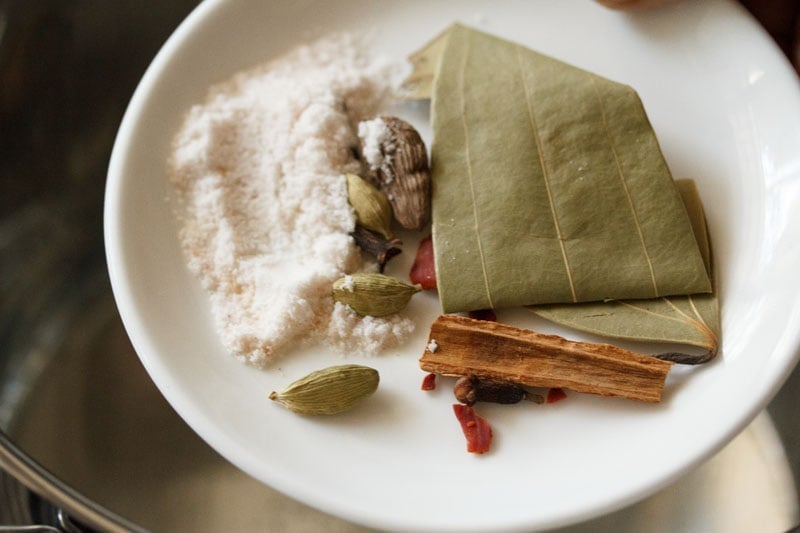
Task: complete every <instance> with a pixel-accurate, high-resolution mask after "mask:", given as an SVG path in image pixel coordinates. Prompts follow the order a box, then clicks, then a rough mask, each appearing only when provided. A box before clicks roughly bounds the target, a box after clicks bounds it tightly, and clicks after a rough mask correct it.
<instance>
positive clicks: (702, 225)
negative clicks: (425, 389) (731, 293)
mask: <svg viewBox="0 0 800 533" xmlns="http://www.w3.org/2000/svg"><path fill="white" fill-rule="evenodd" d="M676 184H677V186H678V190H679V191H680V193H681V196H682V198H683V202H684V204H685V205H686V210H687V213H688V215H689V218H690V220H691V221H692V228H693V230H694V232H695V235H696V236H697V241H698V243H699V245H700V250H701V253H702V255H703V261H704V263H705V265H706V268H707V269H708V273H709V276H710V277H711V278H712V280H713V261H712V255H711V245H710V241H709V238H708V230H707V227H706V220H705V215H704V212H703V206H702V203H701V201H700V195H699V193H698V192H697V188H696V186H695V184H694V181H692V180H677V182H676ZM530 309H531V310H532V311H533V312H534V313H536V314H537V315H539V316H541V317H543V318H545V319H547V320H551V321H553V322H556V323H558V324H562V325H565V326H568V327H571V328H574V329H578V330H582V331H588V332H591V333H595V334H598V335H603V336H607V337H616V338H624V339H633V340H641V341H656V342H666V343H677V344H685V345H690V346H698V347H700V348H703V349H705V350H707V354H704V355H702V356H698V357H699V358H700V359H698V360H695V361H693V362H702V358H703V357H705V358H706V359H710V358H712V357H714V355H715V354H716V353H717V349H718V346H719V337H720V318H719V303H718V300H717V296H716V294H714V293H711V294H693V295H688V296H670V297H664V298H656V299H650V300H623V301H607V302H591V303H584V304H558V305H543V306H533V307H530ZM689 357H690V356H689ZM682 362H688V361H686V360H684V361H682Z"/></svg>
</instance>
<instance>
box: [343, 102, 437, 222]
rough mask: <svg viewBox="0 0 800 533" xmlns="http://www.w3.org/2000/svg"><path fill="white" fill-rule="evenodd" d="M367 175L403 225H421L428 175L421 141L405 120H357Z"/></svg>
mask: <svg viewBox="0 0 800 533" xmlns="http://www.w3.org/2000/svg"><path fill="white" fill-rule="evenodd" d="M358 133H359V137H361V142H362V153H363V154H364V159H365V160H366V162H367V163H368V164H369V167H370V170H371V175H372V176H373V177H374V181H375V182H376V183H377V184H378V186H379V187H380V189H381V190H382V191H384V192H385V193H386V196H387V197H388V199H389V202H390V203H391V204H392V210H393V212H394V218H395V219H396V220H397V222H399V223H400V225H401V226H403V227H404V228H406V229H414V230H419V229H422V228H423V227H424V226H425V224H426V223H427V221H428V217H429V214H430V189H431V176H430V169H429V167H428V153H427V151H426V149H425V143H424V141H423V140H422V137H420V135H419V133H418V132H417V130H416V129H414V127H413V126H412V125H411V124H409V123H408V122H406V121H404V120H402V119H400V118H397V117H390V116H381V117H377V118H375V119H372V120H368V121H364V122H361V124H359V128H358Z"/></svg>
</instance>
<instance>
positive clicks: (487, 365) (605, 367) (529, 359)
mask: <svg viewBox="0 0 800 533" xmlns="http://www.w3.org/2000/svg"><path fill="white" fill-rule="evenodd" d="M428 341H429V345H430V343H432V342H433V341H435V344H433V345H435V346H436V347H437V348H436V350H435V351H433V352H432V351H430V350H429V349H427V348H426V350H425V353H424V354H423V355H422V358H421V359H420V361H419V364H420V367H421V368H422V369H423V370H424V371H426V372H434V373H436V374H442V375H445V376H467V375H475V376H477V377H478V378H480V379H488V380H494V381H510V382H512V383H516V384H518V385H522V386H527V387H549V388H552V387H560V388H564V389H570V390H573V391H576V392H584V393H589V394H599V395H602V396H619V397H622V398H628V399H631V400H639V401H643V402H659V401H661V392H662V390H663V388H664V381H665V380H666V377H667V373H668V372H669V369H670V368H671V367H672V363H671V362H669V361H662V360H659V359H656V358H654V357H650V356H647V355H642V354H638V353H635V352H631V351H629V350H624V349H622V348H619V347H616V346H612V345H609V344H596V343H589V342H577V341H570V340H567V339H565V338H563V337H559V336H557V335H545V334H542V333H538V332H536V331H533V330H527V329H520V328H517V327H514V326H509V325H506V324H500V323H497V322H487V321H485V320H473V319H471V318H466V317H461V316H456V315H442V316H440V317H439V318H437V319H436V321H435V322H434V323H433V325H432V326H431V332H430V337H429V339H428Z"/></svg>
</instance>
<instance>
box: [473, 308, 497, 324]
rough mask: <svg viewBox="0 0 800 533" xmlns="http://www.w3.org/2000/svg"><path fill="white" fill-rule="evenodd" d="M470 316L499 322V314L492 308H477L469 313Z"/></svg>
mask: <svg viewBox="0 0 800 533" xmlns="http://www.w3.org/2000/svg"><path fill="white" fill-rule="evenodd" d="M467 315H468V316H469V317H470V318H474V319H475V320H488V321H490V322H497V315H496V314H495V312H494V310H492V309H477V310H475V311H470V312H469V313H467Z"/></svg>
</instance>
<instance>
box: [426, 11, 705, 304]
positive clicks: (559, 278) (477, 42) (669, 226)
mask: <svg viewBox="0 0 800 533" xmlns="http://www.w3.org/2000/svg"><path fill="white" fill-rule="evenodd" d="M421 53H422V55H423V56H424V58H425V61H424V65H425V68H426V69H428V71H430V70H432V69H434V70H435V73H434V75H433V76H432V77H431V76H430V72H423V73H422V75H421V76H418V77H417V78H416V79H415V83H416V86H415V93H416V94H417V95H418V96H424V95H425V94H426V93H427V92H428V91H427V89H428V87H426V86H425V83H427V80H432V81H431V83H432V85H430V87H429V88H430V91H429V92H430V94H431V99H432V101H431V110H432V111H431V113H432V122H433V133H434V135H433V143H432V146H431V152H432V157H431V162H432V169H431V170H432V184H433V202H432V203H433V208H432V232H433V240H434V250H435V254H436V276H437V282H438V287H439V296H440V299H441V303H442V307H443V310H444V312H455V311H467V310H472V309H486V308H500V307H507V306H516V305H528V304H545V303H575V302H591V301H600V300H606V299H641V298H644V299H646V298H658V297H663V296H669V295H686V294H694V293H709V292H711V289H712V287H711V283H710V280H709V276H708V274H707V272H706V268H705V265H704V263H703V257H702V255H701V253H700V250H699V248H698V243H697V241H696V239H695V236H694V233H693V231H692V226H691V224H690V221H689V218H688V216H687V213H686V210H685V208H684V205H683V202H682V201H681V198H680V196H679V194H678V191H677V189H676V187H675V183H674V181H673V180H672V177H671V175H670V172H669V169H668V168H667V165H666V163H665V161H664V158H663V156H662V154H661V151H660V148H659V145H658V141H657V140H656V137H655V134H654V132H653V130H652V127H651V125H650V123H649V121H648V119H647V116H646V114H645V112H644V109H643V107H642V103H641V101H640V100H639V97H638V95H637V94H636V92H635V91H634V90H633V89H631V88H630V87H628V86H626V85H623V84H619V83H615V82H612V81H610V80H606V79H604V78H601V77H599V76H597V75H595V74H592V73H590V72H587V71H584V70H581V69H578V68H576V67H573V66H570V65H567V64H565V63H563V62H560V61H557V60H555V59H553V58H550V57H547V56H544V55H542V54H538V53H536V52H533V51H531V50H528V49H526V48H524V47H522V46H520V45H517V44H515V43H512V42H509V41H505V40H502V39H499V38H496V37H493V36H490V35H487V34H485V33H481V32H478V31H475V30H472V29H469V28H466V27H463V26H459V25H456V26H452V27H451V28H449V29H448V30H447V31H446V32H445V34H443V35H442V36H440V37H439V38H437V39H435V40H434V41H432V42H431V44H429V45H428V47H427V48H426V49H424V50H423V51H421ZM412 77H413V75H412Z"/></svg>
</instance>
